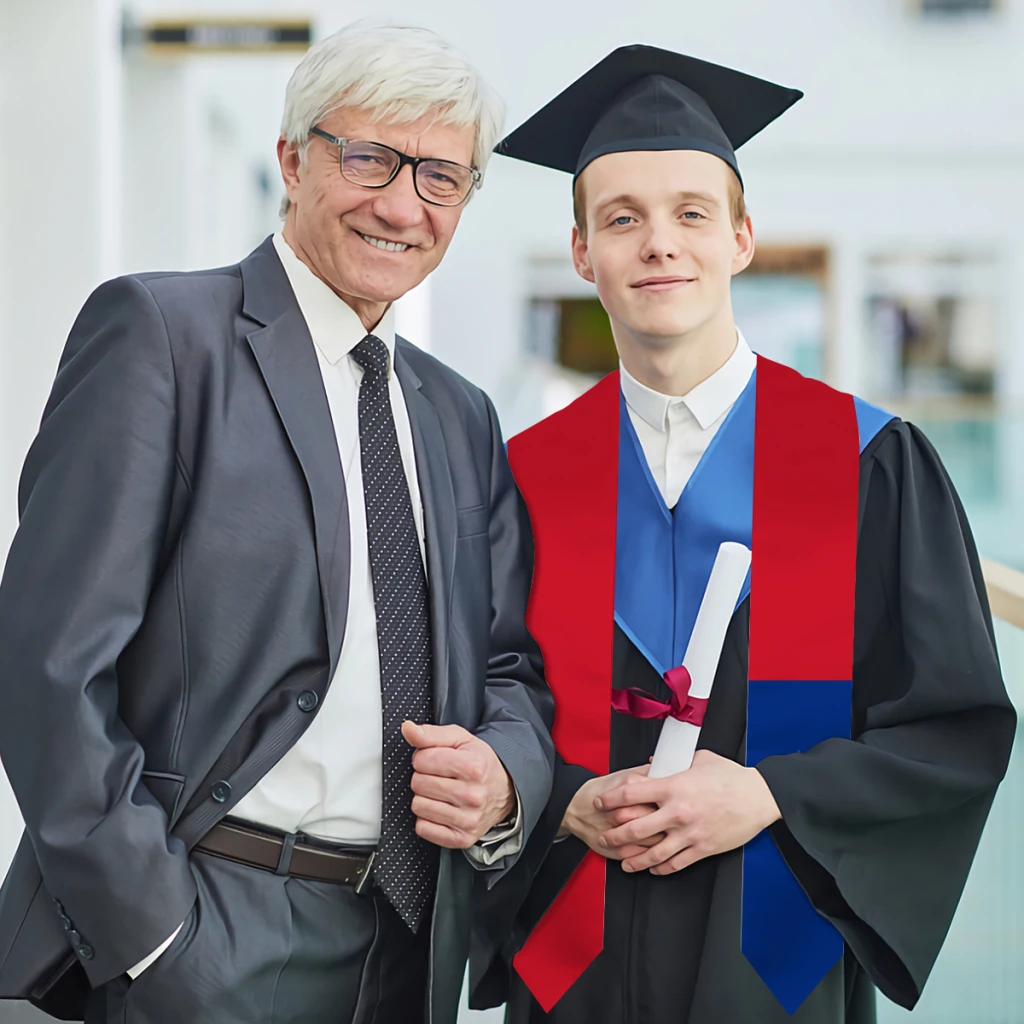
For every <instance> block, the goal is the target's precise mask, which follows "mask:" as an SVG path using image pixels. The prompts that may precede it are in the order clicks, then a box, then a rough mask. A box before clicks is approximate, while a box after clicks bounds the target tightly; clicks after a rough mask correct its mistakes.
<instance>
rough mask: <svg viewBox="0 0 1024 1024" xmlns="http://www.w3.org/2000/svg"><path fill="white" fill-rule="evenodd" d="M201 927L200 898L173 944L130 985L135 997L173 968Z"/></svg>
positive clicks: (129, 987)
mask: <svg viewBox="0 0 1024 1024" xmlns="http://www.w3.org/2000/svg"><path fill="white" fill-rule="evenodd" d="M198 928H199V899H198V897H197V898H196V902H195V903H194V904H193V905H192V909H191V910H190V911H189V914H188V917H186V918H185V920H184V921H183V922H182V925H181V928H180V929H179V931H178V934H177V935H175V936H174V940H173V941H172V942H171V944H170V945H169V946H168V947H167V948H166V949H165V950H164V951H163V952H162V953H161V954H160V955H159V956H158V957H157V958H156V959H155V960H154V961H153V962H152V963H151V964H150V965H149V966H148V967H147V968H146V969H145V970H144V971H143V972H142V973H141V974H140V975H139V976H138V977H137V978H135V979H133V980H132V981H131V982H130V983H129V986H128V989H129V991H130V992H131V993H132V996H133V998H138V991H137V990H138V989H140V988H143V987H145V986H146V985H147V984H150V983H152V982H154V981H156V982H159V981H160V980H161V978H162V977H163V975H165V974H166V973H167V972H168V971H170V970H172V969H173V967H174V964H175V962H176V961H177V959H178V957H179V956H181V954H182V952H183V951H184V950H186V949H188V947H189V946H191V945H192V943H193V942H194V940H195V937H196V931H197V930H198Z"/></svg>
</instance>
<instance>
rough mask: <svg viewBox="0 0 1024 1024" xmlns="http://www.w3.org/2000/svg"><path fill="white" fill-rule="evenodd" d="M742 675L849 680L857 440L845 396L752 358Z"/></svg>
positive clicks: (850, 400) (848, 398)
mask: <svg viewBox="0 0 1024 1024" xmlns="http://www.w3.org/2000/svg"><path fill="white" fill-rule="evenodd" d="M755 416H756V419H755V435H754V438H755V440H754V520H753V538H752V542H753V548H752V553H753V560H752V564H751V570H750V669H749V678H750V679H784V680H819V679H850V678H851V677H852V673H853V607H854V596H855V590H856V567H857V496H858V487H859V473H860V441H859V434H858V428H857V412H856V407H855V406H854V401H853V397H852V396H851V395H847V394H843V393H841V392H839V391H835V390H833V389H832V388H830V387H828V386H827V385H825V384H822V383H820V382H819V381H813V380H809V379H807V378H805V377H801V376H800V375H799V374H798V373H797V372H796V371H795V370H791V369H789V368H788V367H786V366H782V365H781V364H779V363H774V362H772V361H771V360H768V359H761V358H759V359H758V361H757V406H756V412H755Z"/></svg>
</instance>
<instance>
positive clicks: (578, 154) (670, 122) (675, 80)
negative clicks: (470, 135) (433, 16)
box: [495, 45, 803, 181]
mask: <svg viewBox="0 0 1024 1024" xmlns="http://www.w3.org/2000/svg"><path fill="white" fill-rule="evenodd" d="M801 96H803V93H802V92H800V91H799V90H797V89H786V88H784V87H783V86H781V85H773V84H772V83H771V82H766V81H764V80H763V79H760V78H754V77H753V76H751V75H745V74H743V73H742V72H740V71H733V70H732V69H731V68H725V67H721V66H719V65H718V64H709V63H707V62H706V61H702V60H697V59H696V58H694V57H686V56H684V55H683V54H681V53H673V52H672V51H671V50H662V49H659V48H658V47H656V46H641V45H637V46H620V47H619V48H618V49H617V50H614V51H612V53H610V54H609V55H608V56H607V57H605V58H604V60H602V61H601V62H600V63H599V64H596V65H595V66H594V67H592V68H591V69H590V70H589V71H588V72H587V73H586V74H585V75H583V77H582V78H579V79H577V80H576V81H575V82H573V83H572V85H570V86H569V87H568V88H567V89H565V90H564V91H563V92H561V93H560V94H559V95H558V96H556V97H555V98H554V99H553V100H552V101H551V102H550V103H548V104H547V106H545V107H543V108H542V109H541V110H539V111H537V113H536V114H534V115H533V117H531V118H530V119H529V120H528V121H526V122H525V123H523V124H521V125H520V126H519V127H518V128H517V129H516V130H515V131H514V132H512V134H511V135H509V136H507V137H506V138H505V139H503V140H502V141H501V142H500V143H499V144H498V146H497V148H496V149H495V152H496V153H501V154H503V155H505V156H511V157H515V158H516V159H517V160H525V161H527V162H528V163H532V164H540V165H541V166H543V167H553V168H554V169H555V170H559V171H569V172H570V173H571V174H572V175H573V180H574V181H575V178H576V177H577V176H578V175H579V174H580V172H581V171H582V170H583V168H584V167H586V166H587V164H589V163H590V162H591V161H592V160H595V159H597V157H599V156H604V155H605V154H606V153H621V152H627V151H631V150H665V149H696V150H700V151H702V152H705V153H713V154H714V155H715V156H717V157H721V158H722V159H723V160H724V161H725V162H726V163H727V164H728V165H729V166H730V167H732V169H733V170H734V171H735V172H736V174H737V176H738V175H739V173H740V171H739V166H738V165H737V162H736V152H735V151H736V150H737V149H739V148H740V146H742V145H743V144H744V143H745V142H747V141H748V140H750V139H752V138H753V137H754V136H755V135H756V134H757V133H758V132H759V131H761V129H762V128H765V127H767V126H768V125H769V124H771V123H772V121H774V120H775V119H776V118H777V117H779V116H780V115H781V114H783V113H785V112H786V111H787V110H788V109H789V108H790V107H791V106H792V105H793V104H794V103H796V101H797V100H798V99H800V97H801ZM740 180H741V181H742V178H741V179H740Z"/></svg>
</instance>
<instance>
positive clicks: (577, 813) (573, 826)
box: [559, 764, 664, 860]
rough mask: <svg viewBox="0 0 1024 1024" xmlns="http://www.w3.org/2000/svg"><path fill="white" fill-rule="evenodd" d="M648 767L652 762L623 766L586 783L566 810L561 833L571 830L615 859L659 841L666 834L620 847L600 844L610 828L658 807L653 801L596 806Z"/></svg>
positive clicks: (636, 852) (636, 818)
mask: <svg viewBox="0 0 1024 1024" xmlns="http://www.w3.org/2000/svg"><path fill="white" fill-rule="evenodd" d="M648 767H649V765H646V764H645V765H643V766H641V767H639V768H624V769H623V770H622V771H618V772H612V774H611V775H602V776H600V777H599V778H596V779H590V780H589V781H587V782H585V783H583V785H582V786H580V788H579V789H578V790H577V791H576V795H575V796H574V797H573V798H572V800H571V801H570V803H569V806H568V807H567V808H566V809H565V815H564V817H563V818H562V827H561V829H559V835H565V834H567V833H572V835H574V836H576V838H577V839H582V840H583V842H585V843H586V844H587V846H589V847H590V848H591V849H592V850H593V851H595V853H599V854H601V856H602V857H610V858H611V859H613V860H622V859H623V858H624V857H633V856H636V855H637V854H640V853H643V852H644V850H645V849H646V848H647V847H649V846H654V845H655V844H656V843H658V842H660V841H661V840H662V839H663V838H664V836H662V835H660V834H652V835H650V836H648V837H647V838H646V839H644V840H642V841H638V842H636V843H631V844H626V845H625V846H621V847H608V846H601V845H600V844H599V839H600V837H601V836H602V835H603V834H604V833H605V832H608V831H609V830H610V829H614V828H616V827H617V826H619V825H625V824H626V823H627V822H630V821H637V820H639V819H640V818H643V817H646V816H647V815H648V814H651V813H653V812H654V811H656V810H657V806H656V805H655V804H653V803H651V804H631V805H628V806H627V805H623V806H619V807H616V808H613V809H611V810H600V809H599V808H598V806H597V804H598V800H599V799H600V798H602V797H603V796H604V794H606V793H610V792H613V791H614V790H616V789H617V788H618V787H619V786H621V785H622V784H623V783H624V782H625V781H626V780H627V779H630V778H634V777H635V778H637V779H643V778H644V776H646V775H647V769H648Z"/></svg>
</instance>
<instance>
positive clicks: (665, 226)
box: [640, 221, 679, 263]
mask: <svg viewBox="0 0 1024 1024" xmlns="http://www.w3.org/2000/svg"><path fill="white" fill-rule="evenodd" d="M673 228H674V225H672V224H669V223H665V222H662V221H654V222H652V223H651V225H650V226H649V228H648V231H647V237H646V238H645V239H644V244H643V248H642V249H641V251H640V258H641V259H642V260H643V261H644V262H645V263H654V262H657V261H658V260H674V259H675V258H676V257H677V256H679V238H678V231H677V230H673Z"/></svg>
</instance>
